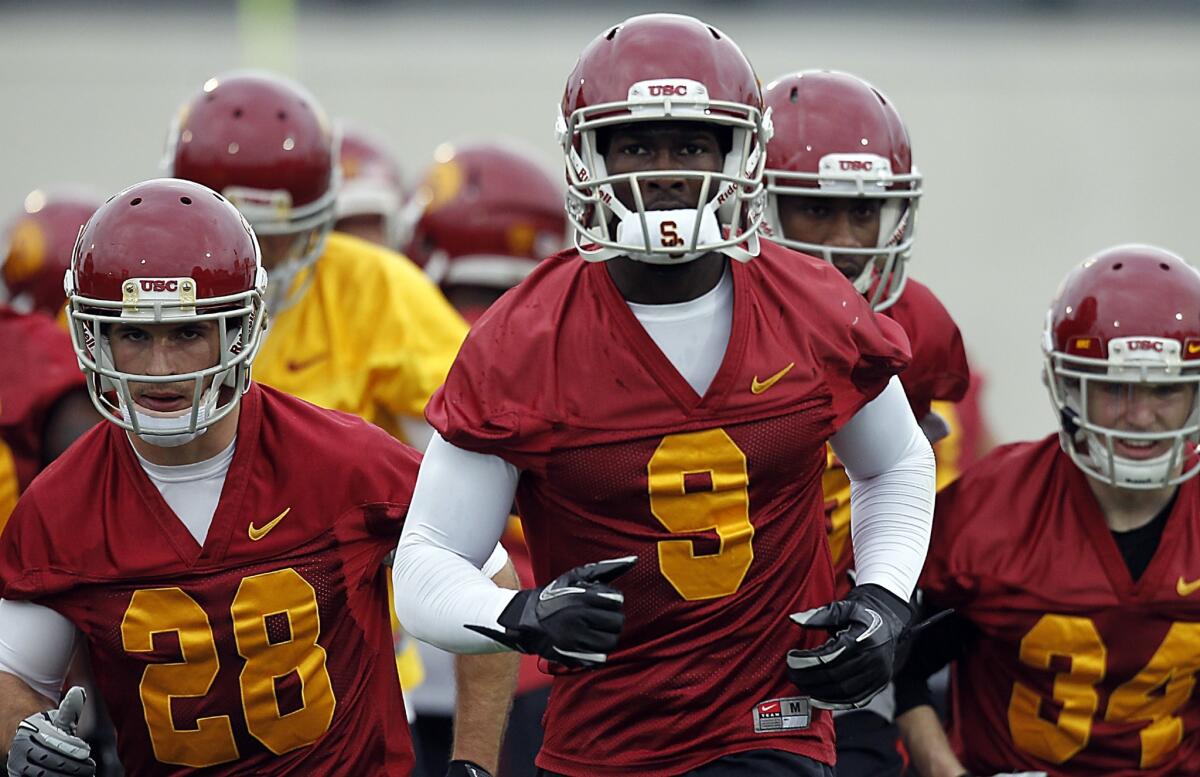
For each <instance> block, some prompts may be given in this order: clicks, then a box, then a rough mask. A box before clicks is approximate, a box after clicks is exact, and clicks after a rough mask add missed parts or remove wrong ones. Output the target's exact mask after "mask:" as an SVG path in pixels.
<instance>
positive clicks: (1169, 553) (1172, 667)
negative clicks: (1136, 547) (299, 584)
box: [922, 435, 1200, 777]
mask: <svg viewBox="0 0 1200 777" xmlns="http://www.w3.org/2000/svg"><path fill="white" fill-rule="evenodd" d="M922 586H923V587H924V588H925V590H926V592H927V596H928V598H929V601H930V602H931V603H932V604H933V605H934V606H938V607H941V606H950V607H954V608H956V610H957V612H958V614H959V615H962V616H964V617H965V618H967V619H968V620H969V621H970V622H971V623H972V624H973V625H974V626H975V628H976V629H977V630H978V632H979V637H978V639H977V640H976V641H975V642H973V643H972V644H971V647H970V648H969V650H968V653H967V655H966V657H965V658H963V659H961V660H960V662H959V668H958V674H957V676H956V682H955V687H954V695H953V708H954V710H955V719H954V722H953V724H952V726H951V739H952V741H953V743H954V745H955V749H956V750H957V751H958V752H959V754H960V757H961V758H962V761H963V763H964V764H966V766H967V768H969V769H970V770H971V771H972V772H974V773H975V774H992V773H993V772H997V771H1021V770H1036V771H1045V772H1048V773H1050V774H1052V775H1080V776H1081V777H1082V775H1088V777H1092V775H1098V774H1104V775H1131V776H1132V775H1141V776H1142V777H1145V775H1163V776H1165V775H1183V774H1200V700H1197V699H1196V698H1195V695H1194V694H1193V691H1194V689H1195V686H1196V672H1197V671H1200V649H1198V646H1200V480H1197V479H1195V478H1193V479H1192V480H1188V481H1187V482H1185V483H1183V484H1182V485H1181V486H1179V492H1178V495H1177V497H1176V499H1175V505H1174V508H1173V510H1172V512H1171V514H1170V516H1169V517H1168V518H1167V523H1166V526H1165V528H1164V530H1163V535H1162V540H1161V542H1160V544H1159V546H1158V550H1157V552H1156V553H1155V554H1154V557H1153V559H1152V560H1151V562H1150V565H1149V566H1148V567H1147V569H1146V571H1145V572H1144V573H1143V574H1142V576H1141V578H1140V579H1139V580H1137V581H1136V582H1134V581H1133V579H1132V578H1131V576H1130V573H1129V569H1128V567H1127V566H1126V564H1125V562H1124V559H1123V558H1122V556H1121V553H1120V551H1119V549H1118V548H1117V545H1116V542H1115V540H1114V539H1113V536H1112V533H1111V532H1110V531H1109V529H1108V526H1107V524H1106V523H1105V521H1104V515H1103V513H1102V512H1101V510H1100V507H1099V505H1098V504H1097V502H1096V500H1095V497H1094V496H1093V494H1092V492H1091V489H1090V488H1089V487H1088V485H1087V481H1086V478H1085V477H1084V475H1083V473H1082V472H1081V471H1080V470H1079V469H1078V467H1076V466H1075V465H1074V464H1073V463H1072V462H1071V460H1070V458H1068V457H1067V455H1066V454H1065V453H1063V452H1062V450H1061V449H1060V448H1059V444H1058V437H1057V435H1054V436H1051V437H1048V438H1046V439H1045V440H1042V441H1040V442H1029V443H1017V444H1014V445H1007V446H1004V447H1002V448H999V449H997V450H996V451H994V452H993V453H992V454H991V455H989V456H987V457H985V458H984V459H983V460H981V461H980V462H979V463H978V464H977V465H976V466H975V467H973V468H972V469H971V470H969V471H968V472H967V473H966V474H965V475H963V477H962V478H961V479H960V480H959V481H958V482H957V483H954V484H953V485H951V486H950V487H948V488H947V489H945V490H944V491H942V492H941V494H939V495H938V502H937V512H936V515H935V518H934V533H933V542H932V545H931V547H930V550H929V558H928V561H927V562H926V566H925V572H924V575H923V578H922Z"/></svg>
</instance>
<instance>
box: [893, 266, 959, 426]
mask: <svg viewBox="0 0 1200 777" xmlns="http://www.w3.org/2000/svg"><path fill="white" fill-rule="evenodd" d="M882 315H885V316H887V317H889V318H891V319H892V320H894V321H895V322H896V323H897V324H899V325H900V326H901V327H903V328H904V333H905V334H906V335H908V342H909V344H910V345H911V347H912V362H911V363H910V364H909V365H908V367H906V368H905V370H904V372H902V373H900V382H901V383H903V384H904V393H905V394H907V395H908V403H909V405H911V406H912V409H913V415H915V416H916V417H917V420H918V421H919V420H921V419H922V418H924V417H925V416H926V415H927V414H928V413H929V405H930V404H931V403H932V402H933V401H934V400H935V399H941V400H947V401H950V402H957V401H958V400H960V399H962V398H963V397H964V396H965V395H966V393H967V386H968V385H969V384H970V382H971V370H970V368H969V367H968V366H967V352H966V350H965V349H964V348H963V341H962V334H961V333H960V332H959V331H958V325H957V324H955V323H954V319H953V318H951V317H950V311H948V310H946V308H945V306H944V305H942V302H941V300H939V299H938V298H937V297H936V296H935V295H934V293H933V292H932V291H930V290H929V287H928V286H925V285H924V284H921V283H918V282H917V281H915V280H913V279H912V278H909V279H908V282H907V283H906V284H904V293H903V294H901V295H900V299H898V300H896V304H894V305H892V306H891V307H890V308H888V309H887V310H885V311H883V314H882Z"/></svg>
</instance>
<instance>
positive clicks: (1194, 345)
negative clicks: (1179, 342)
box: [1187, 343, 1200, 353]
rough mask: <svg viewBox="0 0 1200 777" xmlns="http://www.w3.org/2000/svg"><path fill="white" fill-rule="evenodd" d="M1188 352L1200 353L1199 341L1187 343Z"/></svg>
mask: <svg viewBox="0 0 1200 777" xmlns="http://www.w3.org/2000/svg"><path fill="white" fill-rule="evenodd" d="M1187 351H1188V353H1200V343H1188V346H1187Z"/></svg>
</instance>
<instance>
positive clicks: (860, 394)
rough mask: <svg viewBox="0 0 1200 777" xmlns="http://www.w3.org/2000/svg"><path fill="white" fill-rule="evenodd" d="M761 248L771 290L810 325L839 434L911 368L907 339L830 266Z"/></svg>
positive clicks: (775, 247)
mask: <svg viewBox="0 0 1200 777" xmlns="http://www.w3.org/2000/svg"><path fill="white" fill-rule="evenodd" d="M762 246H763V247H762V257H760V258H762V259H764V260H765V261H763V262H762V264H761V267H762V269H763V270H764V281H765V282H766V285H768V286H774V287H776V288H774V289H773V291H774V292H775V293H778V294H780V295H781V296H783V297H785V298H786V299H787V300H788V301H789V304H790V305H791V306H792V308H793V309H794V310H795V311H797V312H798V313H799V314H800V315H801V316H802V317H803V320H804V321H806V323H807V327H808V329H809V331H808V332H807V333H804V334H806V335H807V337H808V340H809V343H810V349H811V356H812V360H813V363H814V364H816V365H817V368H818V369H819V370H820V371H821V374H822V376H823V378H824V381H825V384H826V388H827V390H828V391H829V393H830V396H831V398H832V408H833V411H834V418H833V421H832V423H833V429H834V431H836V430H837V429H840V428H841V427H842V426H843V425H845V423H846V422H847V421H849V420H850V419H851V418H852V417H853V416H854V414H855V413H857V412H858V411H859V409H860V408H862V406H863V405H865V404H867V403H868V402H870V401H871V400H872V399H874V398H875V397H876V396H878V395H879V393H880V392H881V391H883V389H884V387H885V386H887V384H888V381H889V380H891V378H892V376H893V375H896V374H899V373H900V372H901V371H902V370H904V369H905V367H907V366H908V364H909V361H910V358H911V355H910V348H909V341H908V336H907V335H906V334H905V332H904V329H903V328H902V327H901V326H900V325H899V324H897V323H896V322H895V321H893V320H892V319H890V318H887V317H886V316H880V315H876V313H875V312H874V311H873V310H872V309H871V306H870V305H869V304H868V303H867V301H866V299H864V298H863V296H862V295H861V294H859V293H858V292H857V291H856V290H855V288H854V287H853V286H852V285H851V284H850V282H849V281H848V280H846V278H845V277H844V276H843V275H842V274H841V273H840V272H839V271H838V270H837V268H836V267H834V266H833V265H832V264H830V263H829V262H825V261H822V260H820V259H816V258H814V257H811V256H808V255H806V254H798V253H796V252H794V251H789V250H788V249H786V248H783V247H782V246H778V245H776V244H774V243H771V242H769V241H763V244H762ZM755 261H759V260H755ZM799 335H801V333H797V336H799Z"/></svg>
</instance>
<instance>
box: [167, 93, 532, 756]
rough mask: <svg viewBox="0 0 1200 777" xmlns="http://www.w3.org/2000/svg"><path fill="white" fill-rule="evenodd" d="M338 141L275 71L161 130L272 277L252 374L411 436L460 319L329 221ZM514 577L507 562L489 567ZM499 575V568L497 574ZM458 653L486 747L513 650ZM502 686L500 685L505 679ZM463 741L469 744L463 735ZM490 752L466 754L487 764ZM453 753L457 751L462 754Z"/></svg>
mask: <svg viewBox="0 0 1200 777" xmlns="http://www.w3.org/2000/svg"><path fill="white" fill-rule="evenodd" d="M337 148H338V143H337V139H336V137H335V133H334V132H333V130H332V128H331V125H330V124H329V121H328V120H327V118H326V115H325V112H324V111H323V109H322V108H321V106H320V104H319V103H318V102H317V101H316V98H314V97H313V96H312V95H311V94H309V93H308V92H307V91H306V90H305V89H304V88H303V87H301V86H299V85H298V84H295V83H293V82H291V81H289V80H286V79H283V78H280V77H278V76H274V75H270V74H263V73H242V74H232V75H228V76H218V77H216V78H212V79H210V80H209V81H207V82H206V83H205V84H204V86H203V88H202V89H201V90H200V92H198V93H197V94H195V95H194V96H193V97H192V98H191V99H190V100H189V101H188V102H187V103H186V104H185V106H184V108H183V109H182V111H181V112H180V114H179V117H178V119H177V121H176V122H175V124H174V126H173V127H172V129H171V133H170V137H169V139H168V143H167V158H166V166H167V168H168V169H169V170H170V172H171V174H172V175H177V176H179V177H181V178H185V179H187V180H191V181H196V182H199V183H202V184H204V185H206V186H209V187H210V188H213V189H215V190H217V191H219V192H221V193H222V194H223V195H224V196H226V197H227V198H228V199H229V200H230V201H231V202H233V203H234V205H236V206H237V207H238V209H239V210H240V211H241V212H242V214H243V215H244V216H245V217H246V218H247V220H248V221H249V222H250V223H251V224H252V225H253V227H254V229H255V233H256V234H257V235H259V237H260V240H261V241H262V244H263V247H264V248H263V264H264V266H265V267H266V268H267V272H268V274H269V275H270V277H271V285H272V287H273V288H274V289H275V291H274V292H269V294H268V299H267V310H268V313H269V315H270V316H271V329H270V334H269V336H268V337H267V338H266V340H265V342H264V344H263V347H262V352H261V353H260V354H259V357H258V359H257V360H256V362H255V377H256V378H257V379H258V380H260V381H262V382H263V383H264V384H266V385H269V386H272V387H274V388H277V389H280V390H282V391H286V392H288V393H290V394H293V395H295V396H298V397H301V398H302V399H306V400H308V401H310V402H312V403H314V404H316V405H319V406H321V407H326V408H330V409H333V410H342V411H345V412H349V413H353V414H354V415H357V416H359V417H360V418H363V419H364V420H366V421H369V422H371V423H374V424H376V425H378V426H381V427H382V428H384V429H385V430H387V431H388V432H390V433H391V434H392V435H393V436H395V437H397V438H398V439H401V440H403V441H406V442H410V443H413V444H414V445H416V446H417V447H423V446H424V444H425V443H426V442H427V440H428V439H429V435H430V434H431V433H432V430H430V428H429V427H428V425H427V424H425V422H424V420H423V419H422V412H423V411H424V408H425V404H426V402H427V401H428V399H429V396H430V395H431V394H432V393H433V390H434V389H435V388H436V387H437V386H438V385H439V384H440V383H441V382H442V380H443V379H444V378H445V375H446V371H447V370H448V369H449V366H450V363H451V362H452V361H453V359H454V354H455V353H456V351H457V350H458V346H459V344H460V343H461V342H462V338H463V336H464V335H465V333H466V324H465V323H464V322H463V320H462V319H461V318H460V317H459V316H458V315H457V314H456V313H455V312H454V309H453V308H451V307H450V305H449V304H448V303H447V302H446V300H445V298H444V297H443V296H442V295H441V294H440V293H439V292H438V290H437V288H436V287H435V286H434V285H433V284H432V283H430V281H429V279H428V278H426V277H425V275H424V274H423V273H422V272H421V270H420V269H419V268H418V267H416V266H415V265H414V264H413V263H412V262H410V261H408V260H407V259H405V258H404V257H402V256H400V255H399V254H397V253H395V252H393V251H390V250H388V249H386V248H383V247H381V246H377V245H374V244H371V243H368V242H367V241H365V240H360V239H358V238H355V237H352V236H350V235H344V234H341V233H338V232H331V228H332V225H333V220H334V216H335V212H336V208H335V204H336V198H337V193H338V178H339V172H338V170H339V168H338V162H337V154H336V151H337ZM502 574H503V575H504V577H503V578H502V579H503V580H504V581H505V583H506V584H510V585H513V586H515V585H516V584H517V580H516V577H515V575H514V574H512V570H511V569H508V568H506V569H505V570H504V572H503V573H502ZM510 575H511V576H510ZM506 659H509V657H504V658H500V657H469V658H464V659H460V662H459V663H460V673H464V674H465V679H464V682H466V683H468V684H470V685H471V687H472V688H473V689H474V690H472V691H471V692H470V694H469V695H473V696H474V695H476V694H478V695H477V696H475V698H474V700H471V699H466V700H464V701H463V703H462V704H460V706H459V709H460V710H461V711H462V714H464V715H467V716H468V717H467V718H466V719H464V720H460V721H459V722H460V725H459V727H458V729H457V732H458V733H459V734H460V735H461V736H463V737H468V738H471V739H473V740H476V741H480V742H482V741H491V740H494V742H493V744H494V747H495V748H496V751H498V749H499V743H500V738H501V736H502V732H503V715H499V716H497V715H496V714H495V713H496V712H497V708H499V709H500V711H501V712H502V711H503V710H506V709H507V705H508V701H509V697H510V696H511V684H512V682H513V679H512V678H513V677H514V676H515V672H516V661H515V660H512V659H509V660H506ZM506 683H507V684H508V686H509V687H508V688H503V687H502V686H504V685H505V684H506ZM468 747H469V749H471V750H472V752H477V748H476V746H475V745H469V746H468ZM496 757H497V756H496V752H492V753H490V754H489V755H488V756H487V757H485V758H483V759H482V760H480V759H479V758H478V757H477V756H476V757H473V758H471V759H470V760H474V761H477V762H479V763H482V764H483V766H485V767H486V768H494V762H495V759H496ZM464 758H465V756H464Z"/></svg>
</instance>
